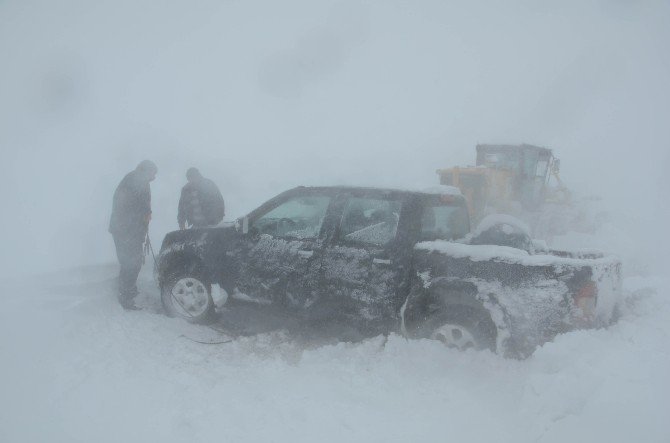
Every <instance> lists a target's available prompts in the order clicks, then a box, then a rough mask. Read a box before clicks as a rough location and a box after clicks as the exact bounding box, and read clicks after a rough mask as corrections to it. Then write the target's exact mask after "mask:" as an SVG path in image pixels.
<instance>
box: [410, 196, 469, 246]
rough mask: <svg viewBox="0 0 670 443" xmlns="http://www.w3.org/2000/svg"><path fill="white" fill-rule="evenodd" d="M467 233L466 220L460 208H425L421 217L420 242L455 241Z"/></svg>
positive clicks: (464, 213)
mask: <svg viewBox="0 0 670 443" xmlns="http://www.w3.org/2000/svg"><path fill="white" fill-rule="evenodd" d="M467 233H468V218H467V216H466V210H465V208H463V207H461V206H446V205H435V206H427V207H425V208H424V210H423V214H422V216H421V240H423V241H426V240H455V239H457V238H462V237H465V235H467Z"/></svg>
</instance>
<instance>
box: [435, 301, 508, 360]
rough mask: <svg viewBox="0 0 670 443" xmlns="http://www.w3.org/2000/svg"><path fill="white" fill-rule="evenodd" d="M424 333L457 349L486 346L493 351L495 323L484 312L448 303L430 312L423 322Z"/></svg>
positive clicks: (494, 345)
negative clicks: (430, 315)
mask: <svg viewBox="0 0 670 443" xmlns="http://www.w3.org/2000/svg"><path fill="white" fill-rule="evenodd" d="M423 330H424V331H425V332H424V336H425V337H426V338H430V339H432V340H438V341H440V342H442V343H443V344H444V345H445V346H447V347H449V348H455V349H459V350H463V351H464V350H466V349H475V350H484V349H488V350H490V351H492V352H495V349H496V335H497V334H496V327H495V325H494V324H493V321H492V320H491V317H490V316H489V315H488V313H486V312H479V311H478V310H476V309H473V308H470V307H467V306H459V305H447V306H445V307H444V308H443V309H442V310H440V311H438V312H436V313H435V314H433V316H432V317H430V318H429V319H428V320H427V321H426V323H425V325H424V329H423Z"/></svg>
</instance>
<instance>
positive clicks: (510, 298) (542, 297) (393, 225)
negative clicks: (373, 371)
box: [158, 187, 621, 356]
mask: <svg viewBox="0 0 670 443" xmlns="http://www.w3.org/2000/svg"><path fill="white" fill-rule="evenodd" d="M483 224H484V226H483V227H481V226H482V225H480V228H479V229H478V230H477V231H476V232H474V233H470V225H469V219H468V212H467V207H466V203H465V199H464V198H463V197H462V196H461V195H460V194H458V191H457V190H456V191H454V189H449V188H446V187H441V188H440V189H438V190H436V191H435V192H414V191H401V190H390V189H376V188H356V187H298V188H294V189H291V190H289V191H286V192H284V193H282V194H280V195H278V196H277V197H275V198H273V199H271V200H269V201H268V202H266V203H264V204H263V205H261V206H260V207H259V208H258V209H256V210H254V211H252V212H251V213H250V214H249V215H247V216H246V217H243V218H241V219H238V220H237V221H236V222H235V223H230V224H227V225H226V224H223V225H220V226H217V227H210V228H201V229H191V230H183V231H175V232H171V233H169V234H167V236H166V237H165V239H164V241H163V245H162V247H161V252H160V255H159V265H158V281H159V285H160V288H161V298H162V302H163V305H164V307H165V309H166V311H167V312H168V313H169V314H170V315H174V316H180V317H183V318H186V319H188V320H190V321H193V322H207V321H211V320H212V319H213V318H214V317H215V315H216V314H215V310H217V309H218V310H220V311H227V312H233V313H234V312H235V310H236V309H244V310H245V312H249V311H251V312H252V313H253V312H254V309H255V308H256V307H257V308H258V310H259V312H260V310H261V309H262V310H263V311H267V310H268V309H270V310H273V311H275V312H277V313H278V314H281V315H280V316H279V318H291V319H292V320H294V321H296V322H297V323H299V324H304V325H311V326H315V327H317V328H319V327H323V328H327V327H331V326H333V325H337V326H340V327H342V330H343V331H344V330H346V331H349V332H350V331H356V332H357V334H359V335H360V336H361V337H365V336H373V335H377V334H386V333H389V332H398V333H402V334H404V335H405V336H407V337H411V338H428V339H436V340H440V341H442V342H444V343H445V344H446V345H448V346H453V347H457V348H462V349H464V348H469V347H472V348H476V349H485V348H488V349H491V350H492V351H495V352H499V353H501V354H504V355H509V356H523V355H528V354H529V353H530V352H532V351H533V349H535V347H536V346H538V345H540V344H542V343H544V342H546V341H548V340H551V339H552V338H553V337H554V336H555V335H556V334H558V333H561V332H564V331H567V330H570V329H573V328H575V327H593V326H598V325H603V324H607V323H608V322H610V321H611V320H612V318H613V315H614V312H615V310H616V306H617V303H618V298H619V294H620V287H621V284H620V267H621V264H620V262H619V261H618V260H617V259H616V258H614V257H605V256H603V255H602V254H599V253H595V252H582V253H568V252H560V251H550V250H548V249H546V247H545V248H543V247H542V246H541V244H540V243H539V242H536V241H533V240H531V239H530V237H529V236H528V234H527V232H524V230H523V229H522V228H520V227H519V225H517V224H515V223H514V222H513V220H511V218H509V219H508V218H505V217H501V218H499V219H493V220H489V221H487V222H485V223H483ZM213 296H214V297H213ZM215 301H217V303H215ZM242 307H244V308H242ZM250 307H252V308H251V309H250ZM335 330H337V328H335ZM350 337H351V335H349V334H347V335H346V336H345V335H343V338H347V339H349V338H350Z"/></svg>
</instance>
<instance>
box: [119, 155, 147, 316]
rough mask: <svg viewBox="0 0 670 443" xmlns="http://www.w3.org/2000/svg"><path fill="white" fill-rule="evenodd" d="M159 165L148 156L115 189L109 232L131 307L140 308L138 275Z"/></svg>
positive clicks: (124, 302) (122, 293)
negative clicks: (138, 304)
mask: <svg viewBox="0 0 670 443" xmlns="http://www.w3.org/2000/svg"><path fill="white" fill-rule="evenodd" d="M157 172H158V168H156V165H155V164H154V163H153V162H152V161H150V160H144V161H142V162H141V163H140V164H139V165H137V168H135V170H134V171H131V172H129V173H128V174H126V176H125V177H123V180H121V183H119V186H117V188H116V191H115V192H114V200H113V203H112V216H111V218H110V221H109V232H110V233H111V234H112V237H113V238H114V245H115V246H116V256H117V258H118V259H119V265H120V266H121V269H120V271H119V303H121V306H123V307H124V308H125V309H127V310H136V309H138V308H137V307H136V306H135V302H134V298H135V296H136V295H137V294H138V291H137V276H138V275H139V273H140V269H141V268H142V259H143V252H144V251H143V245H144V241H145V239H146V236H147V230H148V228H149V221H150V220H151V188H150V186H149V183H150V182H152V181H153V180H154V179H155V178H156V173H157Z"/></svg>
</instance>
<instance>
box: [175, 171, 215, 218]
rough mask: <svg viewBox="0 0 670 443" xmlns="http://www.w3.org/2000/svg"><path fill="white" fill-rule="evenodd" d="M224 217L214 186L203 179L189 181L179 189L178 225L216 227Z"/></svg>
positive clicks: (211, 182) (209, 181)
mask: <svg viewBox="0 0 670 443" xmlns="http://www.w3.org/2000/svg"><path fill="white" fill-rule="evenodd" d="M224 215H225V205H224V202H223V197H222V196H221V192H220V191H219V188H218V187H217V186H216V184H215V183H214V182H213V181H211V180H209V179H207V178H204V177H198V178H197V179H195V180H193V181H190V182H188V183H186V185H184V187H183V188H182V189H181V197H180V198H179V212H178V214H177V221H178V222H179V225H180V226H181V225H183V224H187V225H193V226H208V225H216V224H218V223H219V222H220V221H221V220H223V216H224Z"/></svg>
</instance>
